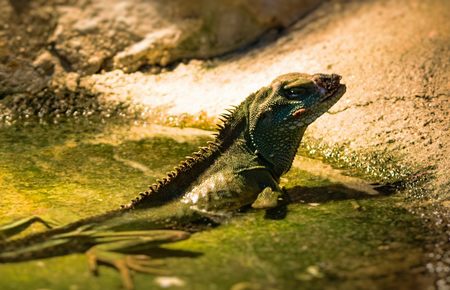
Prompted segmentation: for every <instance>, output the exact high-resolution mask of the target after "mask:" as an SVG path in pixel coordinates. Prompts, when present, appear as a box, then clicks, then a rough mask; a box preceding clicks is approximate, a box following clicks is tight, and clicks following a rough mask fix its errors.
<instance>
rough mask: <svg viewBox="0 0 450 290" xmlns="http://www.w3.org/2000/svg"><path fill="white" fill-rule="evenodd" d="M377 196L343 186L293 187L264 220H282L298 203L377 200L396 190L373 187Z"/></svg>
mask: <svg viewBox="0 0 450 290" xmlns="http://www.w3.org/2000/svg"><path fill="white" fill-rule="evenodd" d="M373 189H375V190H376V191H377V192H378V194H368V193H367V192H365V191H362V190H357V189H354V188H350V187H348V186H346V185H344V184H332V185H324V186H313V187H309V186H294V187H291V188H288V189H286V190H285V192H284V196H283V201H284V202H282V203H281V204H280V205H278V206H277V207H275V208H272V209H268V210H266V213H265V216H264V218H266V219H272V220H281V219H284V218H285V217H286V215H287V213H288V205H289V204H298V203H306V204H307V203H327V202H331V201H342V200H350V199H353V200H360V199H370V198H378V197H382V196H387V195H391V194H393V193H395V191H396V190H397V188H396V187H395V186H393V185H390V184H387V185H374V186H373Z"/></svg>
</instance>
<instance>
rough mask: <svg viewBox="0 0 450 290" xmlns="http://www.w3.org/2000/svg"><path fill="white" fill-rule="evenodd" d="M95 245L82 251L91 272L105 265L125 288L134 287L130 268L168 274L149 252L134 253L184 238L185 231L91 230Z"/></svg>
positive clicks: (185, 235) (186, 236) (155, 273)
mask: <svg viewBox="0 0 450 290" xmlns="http://www.w3.org/2000/svg"><path fill="white" fill-rule="evenodd" d="M92 237H95V239H96V242H97V243H98V245H97V246H94V247H92V248H91V249H89V250H88V251H87V252H86V256H87V260H88V266H89V270H90V271H91V273H93V274H94V275H98V267H99V266H101V265H103V266H109V267H112V268H114V269H116V270H117V271H118V272H119V274H120V277H121V280H122V284H123V286H124V288H125V289H127V290H131V289H134V283H133V279H132V278H131V274H132V272H133V271H134V272H139V273H146V274H153V275H168V274H169V272H168V271H167V270H165V269H161V267H162V266H163V265H164V262H163V261H162V260H161V259H152V258H151V257H150V256H149V255H147V254H145V255H142V254H135V253H149V252H151V251H154V252H157V251H158V250H160V249H159V248H158V247H159V246H160V245H162V244H166V243H171V242H176V241H180V240H184V239H187V238H188V237H189V234H188V233H187V232H183V231H175V230H153V231H152V230H149V231H130V232H106V233H94V234H93V235H92Z"/></svg>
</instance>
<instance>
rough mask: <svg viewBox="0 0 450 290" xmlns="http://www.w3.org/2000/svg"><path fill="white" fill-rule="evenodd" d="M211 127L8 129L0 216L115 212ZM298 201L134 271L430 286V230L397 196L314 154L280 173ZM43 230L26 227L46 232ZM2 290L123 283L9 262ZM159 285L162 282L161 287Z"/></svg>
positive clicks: (327, 284)
mask: <svg viewBox="0 0 450 290" xmlns="http://www.w3.org/2000/svg"><path fill="white" fill-rule="evenodd" d="M209 139H210V137H209V132H206V131H201V130H195V129H174V128H165V127H158V126H141V125H133V124H128V123H119V122H110V123H108V124H105V123H100V122H89V121H76V122H75V121H67V122H63V123H60V124H57V125H37V124H31V125H27V126H24V125H17V124H16V125H14V126H9V127H3V128H0V160H1V163H0V192H1V199H0V223H5V222H8V221H11V220H13V219H16V218H21V217H25V216H28V215H40V216H43V217H46V218H51V219H53V220H56V221H58V222H60V223H67V222H71V221H75V220H77V219H79V218H83V217H87V216H90V215H93V214H98V213H101V212H103V211H106V210H109V209H113V208H117V207H118V206H120V205H121V204H123V203H127V202H128V201H129V200H130V199H132V198H134V197H135V196H136V195H137V193H139V192H140V191H142V190H145V189H146V188H147V185H148V184H150V183H152V182H153V181H154V180H155V179H156V178H159V177H162V176H164V173H165V172H167V171H169V170H170V169H172V167H173V166H174V165H176V164H177V163H178V162H179V161H180V160H182V159H183V158H184V156H187V155H189V153H191V152H193V151H194V150H195V149H196V148H197V147H198V146H199V145H202V144H204V143H205V142H206V141H207V140H209ZM282 183H283V185H284V186H285V188H286V189H287V191H288V193H289V195H290V197H291V199H292V203H291V204H289V205H288V206H287V207H286V208H284V209H283V208H281V209H278V210H277V211H268V212H265V211H256V210H249V211H247V212H243V213H240V214H238V215H237V216H235V217H233V218H232V219H231V220H230V221H229V222H228V223H227V224H225V225H221V226H219V227H217V228H212V229H208V230H205V231H202V232H199V233H195V234H193V235H192V237H191V238H190V239H188V240H185V241H182V242H178V243H175V244H170V245H167V246H165V249H166V252H167V253H170V255H168V254H167V253H160V254H157V256H158V258H164V261H165V263H166V265H165V268H167V269H169V270H170V274H169V277H157V276H153V275H144V274H136V275H135V276H134V278H135V283H136V289H148V288H149V287H150V286H151V287H154V288H155V289H159V288H163V286H167V285H166V284H169V285H172V286H170V287H169V289H172V288H173V289H233V290H238V289H240V290H243V289H424V288H425V287H426V286H428V285H430V283H432V282H431V281H430V280H429V279H430V278H428V277H427V275H426V270H425V267H424V266H423V265H424V264H425V258H424V253H423V250H422V248H423V243H424V241H425V236H426V235H427V229H426V228H425V227H424V226H423V225H422V223H421V221H420V219H419V218H418V217H415V216H413V215H411V214H410V213H408V211H407V210H406V209H405V204H404V202H403V198H402V197H401V196H400V195H396V194H394V195H389V196H383V195H381V194H376V192H374V191H373V189H372V188H371V187H370V185H369V184H368V182H366V181H364V180H361V179H357V178H352V177H349V176H346V175H345V174H344V173H343V172H342V171H339V170H335V169H333V168H331V167H330V166H327V165H326V164H323V163H321V162H319V161H316V160H311V159H308V158H305V157H299V158H297V159H296V161H295V162H294V166H293V168H292V169H291V171H290V172H289V173H288V174H286V175H285V176H284V177H283V178H282ZM40 230H42V228H40V227H39V226H34V227H32V228H31V229H29V230H28V231H27V233H30V232H35V231H40ZM0 277H1V279H0V289H121V282H120V278H119V275H118V274H117V273H116V272H115V271H114V270H112V269H109V268H102V269H101V270H100V275H99V276H98V277H95V276H92V275H91V274H90V273H89V271H88V269H87V267H86V259H85V257H84V255H81V254H77V255H70V256H65V257H58V258H51V259H45V260H37V261H31V262H23V263H17V264H4V265H0ZM152 289H153V288H152Z"/></svg>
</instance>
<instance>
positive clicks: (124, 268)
mask: <svg viewBox="0 0 450 290" xmlns="http://www.w3.org/2000/svg"><path fill="white" fill-rule="evenodd" d="M101 253H103V252H102V251H100V252H97V251H96V250H95V249H91V250H89V251H87V252H86V256H87V258H88V265H89V270H90V272H91V273H92V274H93V275H95V276H97V275H98V267H99V266H100V265H103V266H108V267H111V268H114V269H116V270H117V271H118V272H119V274H120V278H121V280H122V285H123V287H124V288H125V289H127V290H133V289H134V283H133V279H132V277H131V275H132V271H135V272H140V273H149V274H156V275H165V274H167V271H165V270H162V269H157V268H156V266H158V265H159V264H161V263H160V261H158V260H155V261H153V260H152V259H151V258H150V257H149V256H145V255H125V256H124V255H122V254H116V253H109V252H108V253H105V255H102V254H101Z"/></svg>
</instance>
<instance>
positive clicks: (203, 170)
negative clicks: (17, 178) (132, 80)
mask: <svg viewBox="0 0 450 290" xmlns="http://www.w3.org/2000/svg"><path fill="white" fill-rule="evenodd" d="M340 80H341V77H340V76H339V75H337V74H304V73H288V74H284V75H281V76H279V77H277V78H276V79H274V80H273V81H272V82H271V83H270V84H269V85H268V86H265V87H262V88H261V89H259V90H257V91H256V92H254V93H252V94H250V95H249V96H248V97H247V98H246V99H245V100H244V101H243V102H242V103H241V104H239V105H238V106H236V107H235V108H234V109H231V110H229V111H228V112H227V113H226V114H223V115H222V123H221V124H220V125H218V127H219V128H218V132H217V133H216V136H215V139H214V140H213V141H210V142H209V143H208V145H207V146H206V147H201V148H200V149H199V151H197V152H195V153H193V154H192V156H190V157H187V158H186V159H185V160H184V161H182V162H181V163H180V165H179V166H177V167H175V169H174V170H173V171H171V172H169V173H168V174H167V176H166V177H165V178H163V179H161V180H158V181H157V182H156V183H155V184H153V185H152V186H150V188H149V189H148V190H147V191H145V192H142V193H140V194H139V196H137V197H136V198H135V199H133V200H132V201H131V202H130V203H128V204H126V205H122V206H121V207H120V208H117V209H114V210H111V211H108V212H105V213H103V214H99V215H96V216H92V217H88V218H84V219H81V220H78V221H75V222H72V223H70V224H67V225H63V226H57V227H53V225H52V223H51V222H47V221H45V220H44V219H42V218H40V217H30V218H26V219H24V220H22V221H18V222H16V223H13V224H10V225H5V226H3V227H0V237H1V236H3V241H1V242H0V263H11V262H21V261H27V260H33V259H41V258H47V257H53V256H61V255H67V254H70V253H83V252H84V253H86V255H87V259H88V265H89V268H90V270H91V271H92V272H93V273H94V274H95V273H96V272H97V269H98V266H99V265H109V266H112V267H114V268H115V269H117V270H118V271H119V273H120V275H121V278H122V282H123V284H124V287H125V288H126V289H133V286H134V285H133V281H132V279H131V276H130V272H131V271H137V272H146V273H154V274H158V273H161V271H160V270H159V269H157V268H154V267H153V264H152V261H153V260H151V259H150V256H149V255H142V254H136V253H142V252H145V251H146V253H148V251H151V250H157V249H158V246H159V245H162V244H164V243H169V242H175V241H179V240H183V239H186V238H188V237H189V235H190V232H192V231H189V230H186V229H189V227H192V225H195V224H199V225H200V224H205V225H207V224H211V223H219V224H220V221H221V219H222V218H223V217H226V216H228V215H229V214H231V213H234V212H236V211H238V210H239V209H241V208H243V207H245V206H252V207H253V208H256V209H269V208H273V207H276V206H277V204H279V203H280V200H282V197H283V192H282V189H281V187H280V185H279V181H280V177H281V176H282V175H283V174H284V173H286V172H287V171H288V170H289V169H290V167H291V165H292V162H293V159H294V157H295V155H296V153H297V149H298V147H299V145H300V142H301V140H302V137H303V135H304V132H305V130H306V128H307V127H308V125H309V124H311V123H312V122H313V121H314V120H316V119H317V118H318V117H319V116H321V115H322V114H323V113H325V112H326V111H328V109H329V108H331V106H333V105H334V104H335V103H336V102H337V101H338V100H339V99H340V98H341V96H342V95H343V94H344V93H345V91H346V86H345V85H344V84H341V83H340ZM35 222H40V223H43V224H44V225H45V226H46V227H48V228H49V229H48V230H46V231H42V232H40V233H35V234H32V235H29V236H26V237H24V238H21V239H12V238H11V237H12V236H13V235H15V234H17V233H18V232H20V231H22V230H24V229H25V228H26V227H28V226H29V225H31V224H32V223H35ZM194 229H195V226H194ZM194 231H195V230H194Z"/></svg>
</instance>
